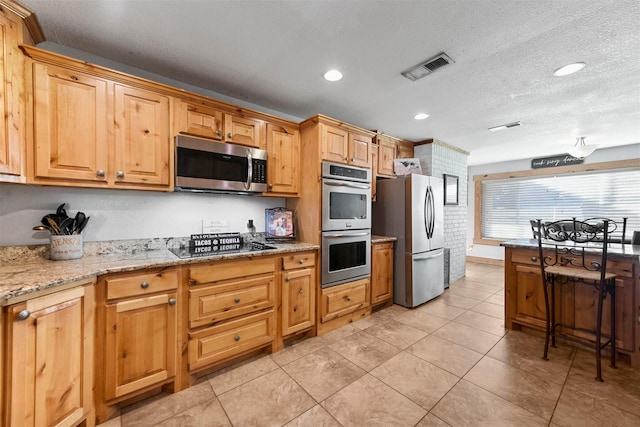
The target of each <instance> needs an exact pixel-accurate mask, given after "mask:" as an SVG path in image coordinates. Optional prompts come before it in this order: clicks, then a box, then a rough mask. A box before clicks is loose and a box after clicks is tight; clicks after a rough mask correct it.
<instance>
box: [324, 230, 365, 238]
mask: <svg viewBox="0 0 640 427" xmlns="http://www.w3.org/2000/svg"><path fill="white" fill-rule="evenodd" d="M368 235H369V232H366V231H365V232H364V233H338V234H323V236H322V237H326V238H329V239H337V238H340V237H360V236H368Z"/></svg>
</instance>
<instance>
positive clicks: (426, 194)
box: [423, 187, 431, 239]
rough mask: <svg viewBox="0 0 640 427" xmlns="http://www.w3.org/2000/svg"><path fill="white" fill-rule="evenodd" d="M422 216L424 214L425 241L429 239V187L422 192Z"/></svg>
mask: <svg viewBox="0 0 640 427" xmlns="http://www.w3.org/2000/svg"><path fill="white" fill-rule="evenodd" d="M423 210H424V212H423V214H424V231H425V233H427V239H430V238H431V236H430V235H429V224H428V222H429V187H427V189H426V190H425V192H424V207H423Z"/></svg>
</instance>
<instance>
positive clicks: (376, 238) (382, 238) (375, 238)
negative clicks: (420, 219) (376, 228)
mask: <svg viewBox="0 0 640 427" xmlns="http://www.w3.org/2000/svg"><path fill="white" fill-rule="evenodd" d="M396 240H398V238H397V237H393V236H378V235H375V234H374V235H372V236H371V243H385V242H395V241H396Z"/></svg>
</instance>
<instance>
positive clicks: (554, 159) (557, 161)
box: [531, 154, 584, 169]
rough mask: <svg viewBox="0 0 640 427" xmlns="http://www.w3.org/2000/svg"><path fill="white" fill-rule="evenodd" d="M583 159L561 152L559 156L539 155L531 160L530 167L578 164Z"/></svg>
mask: <svg viewBox="0 0 640 427" xmlns="http://www.w3.org/2000/svg"><path fill="white" fill-rule="evenodd" d="M582 163H584V159H579V158H577V157H573V156H570V155H569V154H562V155H560V156H551V157H541V158H539V159H532V160H531V169H541V168H557V167H558V166H569V165H580V164H582Z"/></svg>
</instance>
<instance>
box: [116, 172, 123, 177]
mask: <svg viewBox="0 0 640 427" xmlns="http://www.w3.org/2000/svg"><path fill="white" fill-rule="evenodd" d="M116 177H117V178H124V172H122V171H118V172H116Z"/></svg>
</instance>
